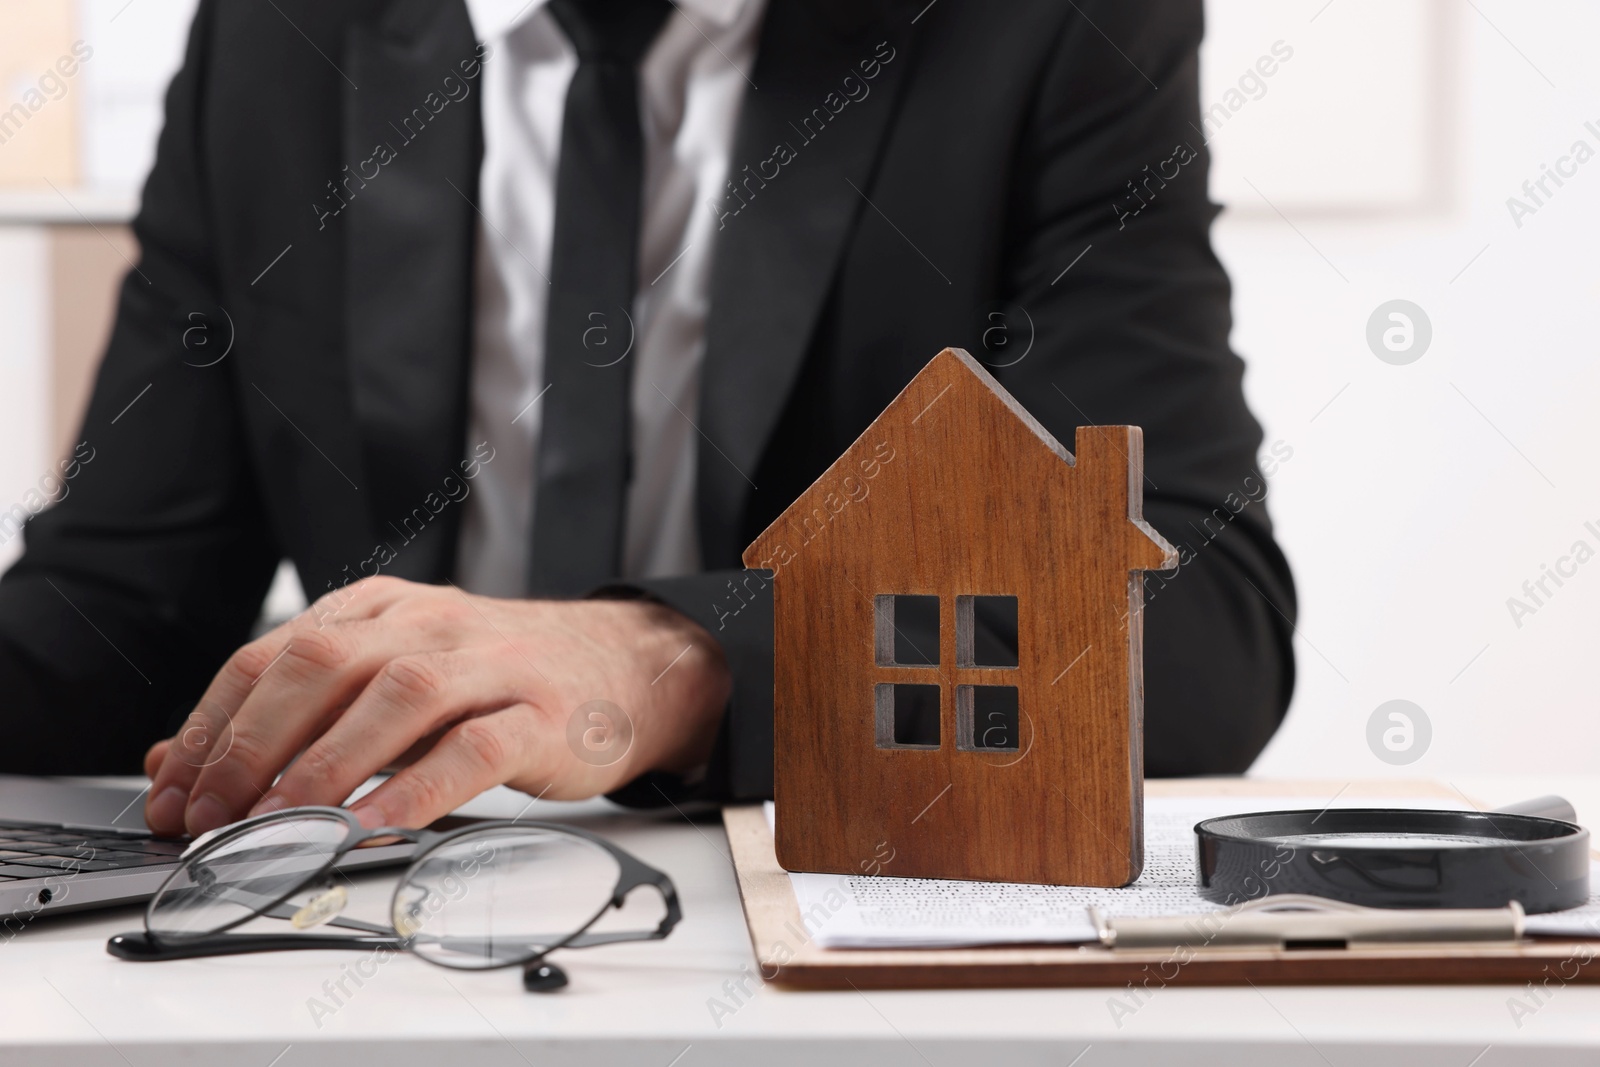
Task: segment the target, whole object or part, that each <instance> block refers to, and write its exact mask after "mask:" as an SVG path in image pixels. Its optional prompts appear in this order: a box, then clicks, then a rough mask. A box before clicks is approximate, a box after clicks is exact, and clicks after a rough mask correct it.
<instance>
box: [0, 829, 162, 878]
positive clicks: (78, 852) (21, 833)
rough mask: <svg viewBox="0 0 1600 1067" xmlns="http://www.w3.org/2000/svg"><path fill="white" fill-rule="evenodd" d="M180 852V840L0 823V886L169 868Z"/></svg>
mask: <svg viewBox="0 0 1600 1067" xmlns="http://www.w3.org/2000/svg"><path fill="white" fill-rule="evenodd" d="M185 847H187V844H186V842H183V841H169V840H166V839H163V838H159V837H149V836H142V835H139V834H95V833H93V832H87V831H83V830H69V829H66V828H64V827H51V826H40V825H38V824H37V823H6V822H0V882H14V881H19V880H21V879H24V878H50V877H59V876H60V875H62V874H66V873H69V872H76V871H118V870H127V869H130V868H135V867H153V866H157V865H159V864H170V863H173V862H175V861H176V860H177V858H178V855H179V854H180V853H182V852H183V850H184V848H185Z"/></svg>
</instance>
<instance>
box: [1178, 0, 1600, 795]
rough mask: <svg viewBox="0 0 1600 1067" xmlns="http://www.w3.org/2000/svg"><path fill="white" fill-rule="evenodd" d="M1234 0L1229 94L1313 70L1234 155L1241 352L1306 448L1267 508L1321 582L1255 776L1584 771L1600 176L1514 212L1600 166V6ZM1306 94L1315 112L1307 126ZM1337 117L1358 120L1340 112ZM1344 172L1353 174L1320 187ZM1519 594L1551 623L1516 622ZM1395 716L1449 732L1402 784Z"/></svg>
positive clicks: (1592, 588)
mask: <svg viewBox="0 0 1600 1067" xmlns="http://www.w3.org/2000/svg"><path fill="white" fill-rule="evenodd" d="M1269 6H1270V15H1263V14H1262V9H1263V8H1268V7H1269ZM1209 7H1210V18H1211V24H1212V27H1213V29H1214V34H1215V35H1214V37H1213V39H1212V40H1211V41H1210V42H1209V43H1208V45H1207V48H1206V53H1205V58H1206V59H1207V60H1208V63H1207V67H1206V81H1207V85H1206V93H1207V96H1208V98H1214V97H1215V95H1216V94H1218V93H1220V92H1221V91H1222V87H1223V86H1225V85H1226V84H1228V82H1229V80H1230V77H1232V76H1236V74H1237V72H1238V71H1239V70H1242V69H1243V67H1244V61H1243V59H1242V58H1241V57H1245V56H1249V57H1254V56H1256V55H1259V54H1261V53H1263V52H1264V51H1265V50H1267V49H1268V48H1269V46H1270V45H1271V43H1272V42H1273V41H1275V40H1278V39H1284V40H1286V41H1288V42H1289V43H1291V44H1292V45H1293V47H1294V49H1295V54H1294V57H1293V58H1292V59H1291V60H1290V61H1289V62H1287V63H1284V64H1283V65H1282V66H1281V69H1280V70H1279V71H1278V72H1277V73H1276V74H1275V75H1274V77H1273V78H1272V79H1271V81H1270V83H1269V88H1268V90H1267V92H1266V93H1265V94H1263V95H1262V96H1261V97H1260V99H1256V100H1252V101H1250V103H1249V104H1248V106H1247V107H1245V108H1242V109H1240V111H1239V112H1238V113H1237V114H1235V115H1233V116H1231V117H1230V118H1229V120H1228V122H1227V123H1226V124H1225V125H1224V126H1223V127H1222V128H1221V129H1220V130H1219V131H1218V132H1217V134H1216V136H1215V137H1214V138H1213V139H1212V142H1211V147H1212V149H1213V151H1214V152H1215V153H1216V159H1217V167H1216V173H1215V175H1214V178H1215V180H1214V182H1213V195H1214V196H1216V197H1218V198H1219V199H1221V200H1224V201H1225V202H1226V203H1227V206H1228V210H1227V211H1225V213H1224V214H1223V216H1222V218H1221V220H1220V223H1219V225H1218V228H1217V232H1216V241H1217V245H1218V248H1219V250H1220V252H1221V254H1222V256H1223V259H1224V260H1225V262H1226V263H1227V265H1228V267H1229V270H1230V271H1231V273H1232V275H1233V280H1234V285H1235V299H1234V315H1235V323H1236V325H1235V331H1234V344H1235V347H1236V348H1237V349H1238V351H1239V352H1240V353H1241V354H1242V355H1243V356H1244V357H1245V359H1246V361H1247V362H1248V365H1249V373H1248V377H1247V380H1246V387H1247V390H1248V393H1249V397H1250V400H1251V402H1252V404H1253V406H1254V408H1255V410H1256V412H1257V413H1258V414H1259V415H1260V417H1261V419H1262V421H1263V422H1264V423H1265V426H1266V434H1267V440H1268V441H1269V442H1272V441H1275V440H1282V441H1284V442H1286V443H1288V444H1289V445H1290V446H1292V447H1293V449H1294V454H1293V457H1292V459H1290V460H1289V461H1288V462H1284V463H1280V464H1279V466H1278V470H1277V473H1276V476H1275V478H1274V479H1273V483H1272V490H1271V494H1270V501H1271V507H1272V509H1273V513H1274V517H1275V518H1276V520H1277V523H1278V528H1279V532H1280V536H1281V538H1282V541H1283V544H1284V545H1285V547H1286V549H1287V551H1288V553H1289V556H1290V559H1291V562H1292V563H1293V564H1294V566H1295V569H1296V575H1297V578H1298V580H1299V587H1300V596H1301V615H1300V625H1299V634H1300V637H1299V642H1298V650H1299V664H1300V680H1299V687H1298V690H1297V692H1296V695H1295V701H1294V705H1293V707H1292V710H1291V712H1290V715H1289V720H1288V722H1287V724H1286V725H1285V727H1284V729H1283V730H1282V731H1281V732H1280V734H1279V735H1278V737H1277V738H1276V739H1275V740H1274V741H1273V743H1272V745H1271V746H1270V747H1269V748H1268V750H1267V752H1266V753H1265V754H1264V755H1263V756H1262V758H1261V760H1260V761H1259V762H1258V764H1257V766H1256V768H1255V769H1256V771H1257V772H1258V773H1267V774H1278V773H1284V774H1288V773H1293V774H1319V775H1328V776H1336V777H1345V776H1356V775H1372V774H1381V773H1416V774H1426V775H1432V776H1438V777H1443V778H1447V779H1448V778H1449V777H1451V776H1453V775H1468V774H1474V773H1494V772H1499V771H1506V772H1520V773H1538V772H1540V771H1543V770H1550V771H1552V772H1554V771H1583V770H1587V769H1588V768H1590V767H1591V766H1592V764H1593V759H1594V754H1595V752H1596V751H1597V749H1600V715H1596V706H1597V703H1600V702H1597V700H1596V695H1595V691H1594V687H1593V683H1594V680H1595V678H1596V673H1597V672H1596V669H1595V663H1596V659H1597V656H1596V643H1597V641H1596V639H1597V638H1600V562H1597V561H1587V562H1586V563H1585V564H1582V565H1580V564H1578V563H1577V561H1576V558H1572V559H1569V560H1567V561H1566V562H1565V563H1561V559H1562V557H1566V556H1569V555H1570V554H1571V553H1572V551H1573V548H1574V545H1575V542H1578V541H1580V540H1581V541H1584V542H1586V543H1587V545H1588V551H1593V552H1597V553H1600V491H1597V489H1600V486H1597V484H1596V479H1595V477H1594V475H1593V473H1592V471H1593V459H1592V457H1593V456H1594V455H1595V453H1596V449H1597V447H1600V420H1597V419H1596V417H1595V409H1596V406H1597V405H1596V398H1597V396H1600V390H1597V386H1600V363H1597V361H1596V359H1595V350H1596V340H1595V335H1596V326H1597V314H1596V312H1597V306H1600V262H1597V257H1596V255H1595V250H1594V242H1595V239H1596V237H1597V236H1600V158H1596V159H1595V160H1593V161H1590V162H1588V163H1586V164H1585V165H1582V166H1579V165H1577V164H1576V162H1575V160H1574V161H1569V162H1567V163H1564V164H1562V167H1563V169H1565V170H1568V171H1573V172H1574V173H1573V174H1572V176H1570V177H1566V178H1563V179H1562V180H1563V182H1564V183H1565V184H1564V185H1561V186H1559V187H1557V186H1556V184H1555V183H1554V181H1553V180H1550V179H1546V183H1545V184H1546V188H1547V190H1549V193H1548V195H1547V194H1543V193H1541V194H1539V195H1540V199H1541V200H1542V201H1543V206H1536V213H1534V214H1531V215H1522V217H1521V218H1520V226H1519V225H1518V221H1519V220H1514V219H1513V217H1512V213H1511V212H1510V211H1509V210H1508V207H1507V198H1509V197H1512V196H1516V197H1519V198H1521V199H1523V200H1524V201H1525V202H1529V203H1530V204H1531V203H1532V202H1531V201H1530V200H1528V197H1527V196H1526V194H1525V193H1524V192H1523V190H1522V184H1523V182H1524V181H1526V180H1530V179H1532V180H1535V181H1537V180H1538V179H1539V178H1540V176H1541V174H1542V173H1543V168H1544V166H1545V165H1549V166H1550V167H1552V168H1554V167H1556V166H1557V164H1558V162H1559V161H1560V160H1561V158H1562V157H1564V156H1568V155H1569V154H1570V153H1572V151H1573V147H1574V142H1576V141H1580V140H1581V141H1584V142H1586V143H1587V145H1588V149H1587V150H1586V151H1593V152H1595V153H1597V155H1600V91H1597V90H1600V71H1596V69H1595V67H1594V64H1593V63H1592V61H1591V59H1590V57H1589V55H1588V54H1587V51H1586V49H1587V48H1588V46H1589V45H1590V44H1592V42H1594V41H1595V40H1600V7H1596V6H1595V5H1593V4H1585V3H1581V2H1575V0H1574V2H1557V0H1550V2H1544V3H1539V4H1520V3H1516V2H1513V0H1471V2H1470V3H1468V2H1464V0H1463V2H1458V0H1438V2H1434V0H1387V2H1366V0H1332V2H1331V3H1327V2H1326V0H1305V2H1300V0H1273V2H1272V3H1271V4H1270V5H1266V4H1260V3H1254V2H1250V0H1212V3H1211V4H1210V5H1209ZM1396 41H1405V42H1409V46H1408V49H1407V50H1405V51H1397V50H1396V49H1395V48H1394V44H1395V42H1396ZM1302 94H1303V95H1304V96H1305V97H1306V98H1307V99H1309V100H1315V101H1316V107H1314V108H1311V109H1308V111H1307V112H1306V113H1302V112H1301V111H1299V110H1297V108H1296V104H1297V102H1298V101H1299V100H1300V98H1301V96H1302ZM1330 103H1333V104H1334V105H1335V107H1336V111H1337V114H1336V116H1335V121H1330V122H1322V121H1318V120H1317V119H1316V117H1315V116H1317V115H1324V114H1326V112H1327V109H1328V105H1329V104H1330ZM1419 116H1421V118H1420V120H1419ZM1591 121H1592V122H1593V123H1594V127H1593V128H1592V129H1591V128H1587V127H1586V126H1585V123H1586V122H1591ZM1398 134H1403V136H1399V135H1398ZM1373 144H1380V145H1383V146H1384V149H1383V151H1382V152H1373V151H1371V150H1370V149H1371V146H1372V145H1373ZM1580 154H1581V153H1580ZM1430 157H1431V162H1430ZM1386 160H1392V168H1391V166H1390V165H1389V164H1387V163H1386V162H1385V161H1386ZM1332 171H1337V172H1340V173H1343V174H1347V175H1348V177H1349V179H1350V180H1349V181H1348V183H1335V184H1330V183H1328V182H1326V181H1324V180H1322V176H1321V172H1332ZM1247 178H1248V179H1250V180H1251V181H1250V182H1247V181H1246V179H1247ZM1419 180H1420V184H1419ZM1252 182H1253V185H1254V188H1252V184H1251V183H1252ZM1341 185H1343V186H1344V187H1345V188H1348V189H1350V190H1352V191H1353V195H1351V196H1348V197H1346V196H1344V195H1342V192H1341ZM1535 191H1536V192H1537V188H1536V190H1535ZM1269 202H1270V203H1269ZM1273 205H1275V206H1276V208H1277V209H1278V211H1281V212H1282V214H1281V215H1280V214H1279V213H1278V211H1275V210H1274V208H1273ZM1519 214H1520V212H1519ZM1394 299H1404V300H1408V301H1411V302H1413V303H1415V304H1416V305H1418V306H1419V307H1420V308H1422V309H1423V311H1424V312H1425V313H1426V315H1427V317H1428V319H1429V320H1430V321H1431V325H1432V341H1431V344H1430V345H1429V347H1428V348H1427V350H1426V351H1425V352H1424V353H1423V354H1422V355H1421V356H1420V357H1419V358H1416V359H1415V361H1414V362H1410V363H1407V364H1404V365H1394V364H1391V363H1388V362H1384V361H1382V360H1380V359H1378V358H1377V357H1376V356H1375V355H1374V353H1373V351H1372V349H1371V348H1369V346H1368V342H1367V337H1366V334H1367V323H1368V319H1369V317H1370V316H1371V315H1372V313H1373V312H1374V310H1375V309H1377V308H1378V307H1379V305H1381V304H1384V303H1386V302H1388V301H1390V300H1394ZM1590 520H1594V521H1595V529H1594V530H1593V531H1591V530H1589V529H1587V528H1586V527H1585V525H1584V524H1585V522H1587V521H1590ZM1579 554H1580V555H1582V554H1583V553H1582V552H1580V553H1579ZM1597 559H1600V557H1597ZM1558 563H1561V567H1562V569H1564V570H1566V571H1569V572H1571V577H1566V578H1562V579H1561V581H1562V583H1563V584H1561V585H1560V586H1557V585H1556V584H1555V581H1554V580H1552V579H1549V578H1546V579H1545V589H1546V590H1547V592H1545V593H1541V592H1539V590H1538V589H1537V588H1535V590H1534V592H1535V593H1536V594H1537V595H1538V596H1539V598H1540V600H1541V601H1542V602H1543V603H1542V604H1538V603H1536V602H1535V601H1533V600H1532V599H1530V598H1529V597H1528V596H1527V595H1526V594H1525V593H1524V592H1523V588H1522V587H1523V583H1524V582H1525V581H1530V580H1532V581H1538V580H1539V579H1540V577H1541V575H1542V574H1543V568H1544V566H1545V565H1549V566H1551V567H1552V568H1554V567H1555V566H1556V565H1557V564H1558ZM1513 596H1515V597H1518V598H1519V599H1522V600H1523V601H1524V602H1525V603H1527V604H1528V605H1529V606H1530V607H1532V608H1534V611H1533V613H1531V614H1523V613H1521V612H1520V611H1519V612H1518V615H1519V617H1518V618H1514V617H1513V614H1512V612H1511V610H1510V609H1509V608H1508V606H1507V600H1508V598H1511V597H1513ZM1519 623H1520V625H1519ZM1392 699H1402V700H1408V701H1411V702H1413V703H1415V704H1416V705H1417V706H1419V707H1420V708H1421V709H1422V710H1423V713H1424V714H1425V715H1426V717H1427V719H1428V721H1429V723H1430V724H1431V732H1432V739H1431V744H1430V745H1429V746H1428V747H1427V749H1426V751H1425V752H1422V753H1421V755H1420V756H1419V757H1418V758H1416V759H1415V761H1414V762H1412V763H1410V765H1409V766H1405V767H1399V768H1396V767H1392V766H1390V764H1389V763H1387V762H1382V761H1380V760H1379V759H1378V758H1376V757H1375V756H1374V754H1373V751H1372V750H1371V749H1370V748H1369V743H1368V731H1367V728H1368V720H1369V718H1370V717H1371V716H1372V714H1373V712H1374V710H1375V709H1376V708H1377V707H1378V705H1380V704H1381V703H1384V702H1386V701H1389V700H1392ZM1419 737H1420V734H1419ZM1396 740H1397V741H1398V740H1400V738H1398V737H1397V738H1396ZM1420 747H1421V746H1420V745H1416V746H1415V747H1414V749H1413V752H1412V753H1411V754H1413V755H1415V748H1420Z"/></svg>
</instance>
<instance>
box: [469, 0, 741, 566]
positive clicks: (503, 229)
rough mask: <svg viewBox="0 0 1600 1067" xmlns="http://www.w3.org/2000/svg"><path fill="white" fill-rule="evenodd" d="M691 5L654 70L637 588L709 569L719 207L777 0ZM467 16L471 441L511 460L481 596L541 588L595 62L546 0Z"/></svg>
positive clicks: (655, 54)
mask: <svg viewBox="0 0 1600 1067" xmlns="http://www.w3.org/2000/svg"><path fill="white" fill-rule="evenodd" d="M673 6H674V8H675V10H674V11H673V13H672V14H671V15H670V16H669V17H668V18H667V20H666V23H665V25H664V26H663V28H662V30H661V34H660V36H659V37H657V38H656V40H655V42H654V44H652V46H651V48H650V51H649V52H648V53H646V55H645V57H644V60H643V61H642V63H641V64H640V67H639V110H640V114H641V117H642V120H643V125H644V129H643V133H644V189H643V205H642V206H643V214H642V216H641V219H640V242H639V279H638V289H637V293H636V295H635V297H634V303H633V327H634V337H633V348H632V351H631V352H630V353H629V355H628V357H627V358H628V359H630V360H632V361H633V368H632V370H633V378H632V419H633V456H634V469H633V480H632V482H631V483H630V485H629V486H628V497H627V519H626V529H625V531H624V538H623V558H622V573H621V575H620V577H624V578H649V577H660V576H664V575H672V574H685V573H690V572H692V571H694V570H697V569H698V568H699V566H700V551H699V543H698V532H697V528H696V522H695V453H696V450H697V446H698V443H699V431H698V430H697V429H696V428H695V425H696V423H697V422H698V421H699V418H698V414H699V413H698V408H699V392H700V364H701V358H702V356H703V354H704V352H705V327H706V314H707V311H708V310H709V305H710V286H711V260H712V254H713V251H714V248H713V246H714V244H715V236H716V232H717V228H718V222H717V217H716V214H715V212H714V211H713V210H712V208H711V207H710V206H709V205H710V204H712V203H716V202H719V201H720V200H721V193H722V188H723V184H724V182H725V181H726V176H727V173H728V171H729V156H730V154H731V152H732V149H733V135H734V126H735V123H736V121H737V118H738V113H739V105H740V103H741V101H742V100H743V98H744V92H745V88H746V85H747V84H748V82H747V77H748V75H749V73H750V70H751V67H752V65H753V62H754V58H755V52H756V38H757V32H758V28H759V26H760V22H761V16H762V13H763V9H764V8H765V2H764V0H674V5H673ZM467 8H468V11H469V12H470V13H471V16H472V24H473V28H474V31H475V32H476V34H477V36H478V39H479V40H480V41H485V42H488V44H489V45H490V47H491V49H492V51H491V52H490V53H489V56H488V58H487V59H486V60H485V61H484V69H483V77H482V80H481V82H480V91H481V92H482V93H483V99H482V110H483V132H484V159H483V171H482V175H481V182H480V186H479V200H478V208H479V210H480V211H481V213H482V217H481V220H480V224H479V227H478V231H479V232H478V251H477V263H476V267H475V270H476V308H475V311H474V326H475V329H474V345H473V356H472V386H471V413H470V423H471V436H470V437H469V438H468V440H469V441H470V442H471V443H472V444H473V445H474V446H475V445H477V444H478V443H479V442H482V441H487V442H488V443H489V444H490V445H492V446H493V448H494V459H493V461H492V462H490V463H487V464H485V465H484V466H483V469H482V473H481V474H480V475H479V476H478V477H477V479H475V481H474V483H473V492H472V494H471V495H470V496H469V497H467V498H466V500H465V501H464V502H463V506H464V508H465V511H464V513H463V516H462V529H461V542H460V549H459V555H458V558H457V576H458V583H459V584H460V585H461V586H462V587H463V588H465V589H467V590H469V591H471V592H475V593H483V594H487V595H491V596H508V597H515V596H522V595H524V590H525V588H526V577H527V570H528V556H529V551H530V545H529V541H530V537H531V531H532V529H533V509H534V508H535V507H536V506H537V504H538V502H537V501H536V500H535V499H534V482H535V475H534V472H535V471H536V470H537V464H536V462H535V450H536V449H537V447H538V441H539V426H540V421H541V420H540V407H541V404H540V393H541V390H542V389H543V388H544V332H545V305H546V302H547V300H548V298H549V280H548V279H549V274H550V247H551V238H552V235H553V230H554V225H555V207H556V205H555V184H556V168H557V166H558V164H559V158H558V157H559V154H560V147H561V124H562V116H563V113H564V110H565V106H566V97H567V86H568V84H569V83H570V82H571V80H572V75H573V73H574V72H575V71H576V70H577V65H578V61H577V55H576V53H575V52H574V51H573V49H572V46H571V45H570V44H569V43H568V41H567V38H566V35H565V34H564V33H563V32H562V31H561V28H560V26H559V25H557V23H556V21H555V19H554V17H553V16H551V14H550V12H549V11H547V10H545V0H531V2H530V0H467ZM625 328H626V327H625V325H624V327H622V329H623V330H625ZM613 332H614V333H617V332H620V331H613ZM626 341H627V338H626V337H625V336H612V337H611V338H609V339H608V343H617V344H625V343H626Z"/></svg>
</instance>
